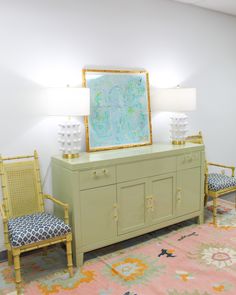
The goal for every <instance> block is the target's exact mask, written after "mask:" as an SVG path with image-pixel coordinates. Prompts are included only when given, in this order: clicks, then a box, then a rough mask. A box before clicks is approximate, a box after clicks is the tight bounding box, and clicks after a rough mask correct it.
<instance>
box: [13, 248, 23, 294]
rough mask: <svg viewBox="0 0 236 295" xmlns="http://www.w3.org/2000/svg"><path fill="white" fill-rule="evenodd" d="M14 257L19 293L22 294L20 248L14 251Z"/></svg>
mask: <svg viewBox="0 0 236 295" xmlns="http://www.w3.org/2000/svg"><path fill="white" fill-rule="evenodd" d="M12 254H13V258H14V269H15V277H16V278H15V280H16V291H17V294H21V272H20V250H19V249H14V250H13V251H12Z"/></svg>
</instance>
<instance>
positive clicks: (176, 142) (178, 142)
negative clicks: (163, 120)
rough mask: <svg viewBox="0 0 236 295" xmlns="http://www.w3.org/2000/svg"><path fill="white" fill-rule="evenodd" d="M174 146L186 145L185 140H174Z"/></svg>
mask: <svg viewBox="0 0 236 295" xmlns="http://www.w3.org/2000/svg"><path fill="white" fill-rule="evenodd" d="M172 144H173V145H183V144H185V140H172Z"/></svg>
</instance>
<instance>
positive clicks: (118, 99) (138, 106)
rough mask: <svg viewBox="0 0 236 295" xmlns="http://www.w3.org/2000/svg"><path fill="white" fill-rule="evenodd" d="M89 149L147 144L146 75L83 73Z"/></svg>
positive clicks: (148, 127) (148, 137) (148, 130)
mask: <svg viewBox="0 0 236 295" xmlns="http://www.w3.org/2000/svg"><path fill="white" fill-rule="evenodd" d="M86 82H87V87H88V88H90V94H91V112H90V116H89V120H88V124H89V125H88V127H89V142H90V144H89V145H90V149H91V150H92V149H96V148H109V147H120V146H125V145H132V144H135V145H136V144H137V145H138V144H145V143H150V124H149V108H148V97H147V81H146V74H145V73H143V74H142V73H141V74H123V73H122V74H107V73H106V74H98V73H94V74H91V73H89V74H88V75H87V76H86Z"/></svg>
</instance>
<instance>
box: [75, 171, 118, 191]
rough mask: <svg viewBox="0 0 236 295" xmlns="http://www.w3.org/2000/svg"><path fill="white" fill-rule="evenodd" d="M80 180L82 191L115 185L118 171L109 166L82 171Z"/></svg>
mask: <svg viewBox="0 0 236 295" xmlns="http://www.w3.org/2000/svg"><path fill="white" fill-rule="evenodd" d="M79 180H80V189H81V190H84V189H89V188H93V187H99V186H105V185H109V184H113V183H115V182H116V170H115V167H113V166H109V167H103V168H98V169H90V170H85V171H81V172H80V176H79Z"/></svg>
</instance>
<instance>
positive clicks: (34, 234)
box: [8, 212, 71, 247]
mask: <svg viewBox="0 0 236 295" xmlns="http://www.w3.org/2000/svg"><path fill="white" fill-rule="evenodd" d="M8 231H9V239H10V242H11V245H12V247H20V246H24V245H28V244H31V243H36V242H39V241H43V240H48V239H51V238H54V237H58V236H63V235H65V234H67V233H69V232H71V228H70V226H69V225H67V224H65V223H64V222H63V220H62V219H60V218H58V217H56V216H53V215H51V214H49V213H45V212H43V213H36V214H31V215H25V216H21V217H17V218H11V219H9V221H8Z"/></svg>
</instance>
